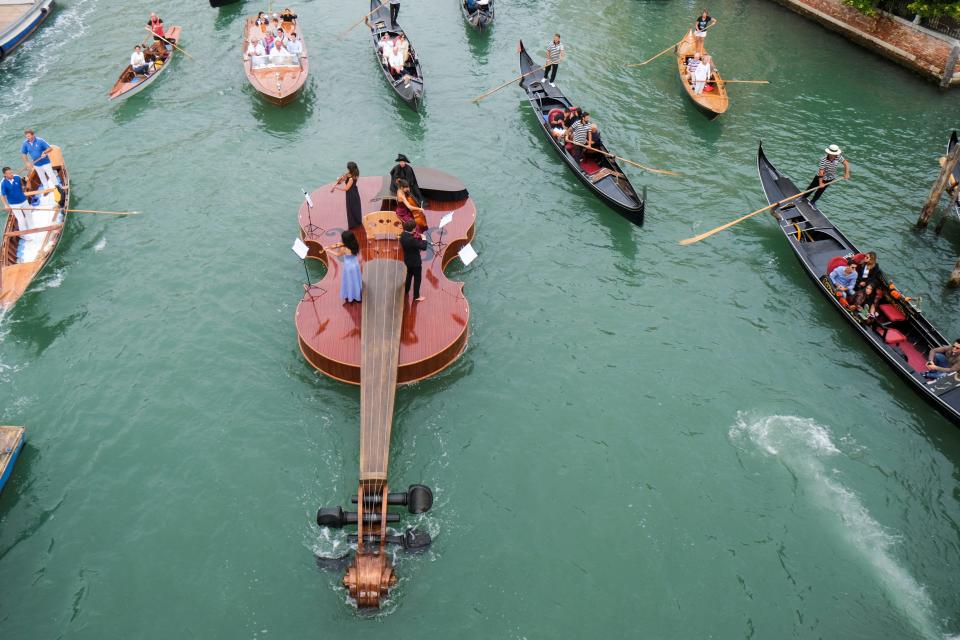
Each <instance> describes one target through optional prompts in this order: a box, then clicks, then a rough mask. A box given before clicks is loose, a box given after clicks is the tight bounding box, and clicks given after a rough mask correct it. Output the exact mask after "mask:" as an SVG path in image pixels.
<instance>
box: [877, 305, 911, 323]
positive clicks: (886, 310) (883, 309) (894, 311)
mask: <svg viewBox="0 0 960 640" xmlns="http://www.w3.org/2000/svg"><path fill="white" fill-rule="evenodd" d="M877 309H879V310H880V313H882V314H883V317H885V318H886V319H887V320H889V321H890V322H900V321H901V320H906V319H907V316H905V315H903V311H900V309H898V308H896V307H895V306H893V305H892V304H881V305H879V306H878V307H877Z"/></svg>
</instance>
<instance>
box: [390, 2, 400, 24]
mask: <svg viewBox="0 0 960 640" xmlns="http://www.w3.org/2000/svg"><path fill="white" fill-rule="evenodd" d="M398 15H400V0H390V24H391V25H392V26H393V27H394V28H396V26H397V16H398Z"/></svg>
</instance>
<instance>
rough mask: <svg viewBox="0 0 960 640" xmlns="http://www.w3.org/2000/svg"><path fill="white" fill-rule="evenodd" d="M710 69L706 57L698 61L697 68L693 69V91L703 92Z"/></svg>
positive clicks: (698, 93) (696, 92)
mask: <svg viewBox="0 0 960 640" xmlns="http://www.w3.org/2000/svg"><path fill="white" fill-rule="evenodd" d="M711 73H712V69H711V67H710V63H709V62H708V61H707V59H706V58H704V59H703V60H701V61H700V64H698V65H697V68H696V69H694V70H693V92H694V93H695V94H697V95H700V94H701V93H703V88H704V87H705V86H707V80H709V79H710V74H711Z"/></svg>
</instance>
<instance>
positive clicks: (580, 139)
mask: <svg viewBox="0 0 960 640" xmlns="http://www.w3.org/2000/svg"><path fill="white" fill-rule="evenodd" d="M566 139H567V141H568V142H572V143H573V145H572V146H573V149H572V150H571V151H570V153H571V154H572V155H573V157H574V158H575V159H576V161H577V162H580V161H581V160H583V153H584V151H585V150H586V149H585V147H589V146H591V142H592V140H591V136H590V114H589V113H588V112H586V111H584V112H583V115H582V116H580V119H579V120H577V121H576V122H574V123H573V125H572V126H571V127H570V128H569V129H567V137H566Z"/></svg>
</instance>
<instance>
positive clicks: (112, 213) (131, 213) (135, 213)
mask: <svg viewBox="0 0 960 640" xmlns="http://www.w3.org/2000/svg"><path fill="white" fill-rule="evenodd" d="M29 211H60V207H30V209H29ZM67 211H68V212H70V213H99V214H103V215H108V216H138V215H140V212H139V211H99V210H97V209H67Z"/></svg>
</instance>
